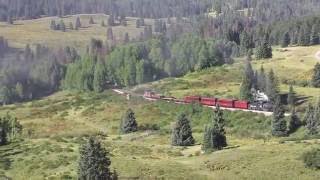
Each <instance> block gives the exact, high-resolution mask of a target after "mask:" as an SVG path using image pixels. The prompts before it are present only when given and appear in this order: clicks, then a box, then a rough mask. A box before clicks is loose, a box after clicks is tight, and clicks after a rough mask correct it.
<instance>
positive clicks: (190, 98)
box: [184, 96, 201, 103]
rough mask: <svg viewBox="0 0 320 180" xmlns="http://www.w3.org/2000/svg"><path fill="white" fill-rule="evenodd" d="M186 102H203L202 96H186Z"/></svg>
mask: <svg viewBox="0 0 320 180" xmlns="http://www.w3.org/2000/svg"><path fill="white" fill-rule="evenodd" d="M184 102H186V103H201V97H200V96H186V97H185V98H184Z"/></svg>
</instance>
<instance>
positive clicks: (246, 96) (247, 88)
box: [240, 60, 255, 100]
mask: <svg viewBox="0 0 320 180" xmlns="http://www.w3.org/2000/svg"><path fill="white" fill-rule="evenodd" d="M254 76H255V75H254V72H253V69H252V66H251V63H250V61H248V60H247V61H246V62H245V69H244V76H243V79H242V83H241V86H240V99H243V100H251V99H252V94H251V88H253V87H254V84H255V82H254Z"/></svg>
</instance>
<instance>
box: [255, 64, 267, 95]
mask: <svg viewBox="0 0 320 180" xmlns="http://www.w3.org/2000/svg"><path fill="white" fill-rule="evenodd" d="M257 84H258V89H259V90H260V91H263V92H264V91H265V90H266V86H267V85H266V84H267V78H266V74H265V72H264V68H263V66H261V67H260V72H259V74H258V77H257Z"/></svg>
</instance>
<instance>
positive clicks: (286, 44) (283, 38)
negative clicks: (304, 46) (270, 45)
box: [281, 32, 291, 48]
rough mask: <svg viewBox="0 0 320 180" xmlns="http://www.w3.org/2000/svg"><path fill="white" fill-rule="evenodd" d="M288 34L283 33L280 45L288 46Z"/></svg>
mask: <svg viewBox="0 0 320 180" xmlns="http://www.w3.org/2000/svg"><path fill="white" fill-rule="evenodd" d="M290 41H291V40H290V34H289V32H286V33H284V35H283V37H282V41H281V47H283V48H284V47H288V45H289V44H290Z"/></svg>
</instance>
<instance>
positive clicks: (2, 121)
mask: <svg viewBox="0 0 320 180" xmlns="http://www.w3.org/2000/svg"><path fill="white" fill-rule="evenodd" d="M21 132H22V126H21V124H20V123H19V121H18V120H17V118H14V117H12V116H10V115H9V114H7V115H6V116H4V117H0V146H1V145H6V144H7V143H8V142H10V141H12V140H14V139H15V138H16V137H18V136H19V135H20V134H21Z"/></svg>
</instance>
